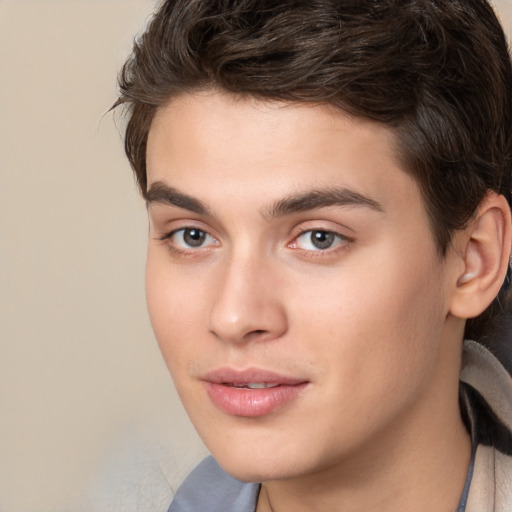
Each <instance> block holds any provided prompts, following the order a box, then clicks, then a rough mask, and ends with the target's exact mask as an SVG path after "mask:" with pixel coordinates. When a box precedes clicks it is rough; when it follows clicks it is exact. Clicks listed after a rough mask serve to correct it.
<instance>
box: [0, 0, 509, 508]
mask: <svg viewBox="0 0 512 512" xmlns="http://www.w3.org/2000/svg"><path fill="white" fill-rule="evenodd" d="M154 5H155V2H154V0H60V1H58V0H53V1H51V0H3V1H2V0H0V219H1V222H0V511H2V512H64V511H73V512H75V511H84V512H85V511H87V512H96V511H98V512H109V511H117V512H129V511H133V512H135V511H136V512H146V511H148V512H149V511H164V510H166V507H167V504H168V502H169V501H170V498H171V496H172V493H173V489H174V488H175V487H176V486H177V485H178V484H179V483H180V482H181V480H182V479H183V477H184V476H185V475H186V473H187V472H188V470H189V469H190V467H191V466H192V465H193V464H194V463H195V462H196V461H197V460H198V459H199V458H201V457H202V455H203V454H204V453H205V451H204V448H203V447H202V445H201V443H200V441H199V440H198V438H197V436H196V435H195V433H194V432H193V430H192V428H191V426H190V425H189V422H188V420H187V418H186V417H185V414H184V412H183V410H182V409H181V406H180V405H179V402H178V400H177V397H176V394H175V392H174V390H173V387H172V384H171V380H170V378H169V376H168V375H167V370H166V368H165V366H164V364H163V362H162V360H161V357H160V354H159V352H158V349H157V346H156V342H155V341H154V338H153V335H152V333H151V328H150V325H149V321H148V318H147V314H146V309H145V300H144V283H143V275H144V258H145V241H146V230H147V220H146V215H145V210H144V206H143V203H142V201H141V199H140V198H139V197H138V195H137V191H136V187H135V184H134V181H133V178H132V175H131V171H130V169H129V167H128V164H127V162H126V161H125V158H124V155H123V150H122V141H121V137H120V135H119V133H118V131H117V130H116V127H115V123H114V121H113V116H112V114H106V115H104V114H105V113H106V112H107V111H108V109H109V107H110V106H111V104H112V103H113V102H114V100H115V97H116V82H115V78H116V73H117V71H118V69H119V68H120V66H121V64H122V62H123V60H124V58H125V57H126V55H127V54H128V52H129V50H130V46H131V39H132V37H133V36H134V35H135V34H136V33H137V32H139V31H140V30H141V29H142V27H143V26H144V23H145V21H146V20H147V17H148V15H149V13H150V12H151V11H152V9H153V7H154ZM495 5H496V6H497V9H498V11H499V12H500V13H501V16H502V19H503V22H504V25H505V27H506V28H507V30H508V31H509V33H510V32H512V30H511V29H512V0H497V1H496V2H495Z"/></svg>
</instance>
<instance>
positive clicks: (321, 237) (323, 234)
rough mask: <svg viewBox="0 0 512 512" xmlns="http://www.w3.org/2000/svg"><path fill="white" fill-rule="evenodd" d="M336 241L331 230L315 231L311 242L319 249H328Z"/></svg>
mask: <svg viewBox="0 0 512 512" xmlns="http://www.w3.org/2000/svg"><path fill="white" fill-rule="evenodd" d="M333 242H334V234H333V233H329V231H313V233H311V243H312V244H313V245H314V246H315V247H316V248H317V249H328V248H329V247H330V246H331V245H332V243H333Z"/></svg>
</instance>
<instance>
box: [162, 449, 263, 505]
mask: <svg viewBox="0 0 512 512" xmlns="http://www.w3.org/2000/svg"><path fill="white" fill-rule="evenodd" d="M259 489H260V486H259V484H253V483H244V482H241V481H240V480H237V479H236V478H233V477H232V476H230V475H228V474H227V473H226V472H225V471H224V470H223V469H222V468H221V467H220V466H219V465H218V464H217V462H216V461H215V459H214V458H213V457H208V458H206V459H205V460H203V461H202V462H201V463H200V464H199V465H198V466H197V467H196V468H195V469H194V470H193V471H192V472H191V473H190V475H189V476H188V477H187V478H186V479H185V481H184V482H183V484H182V485H181V487H180V488H179V489H178V492H177V493H176V495H175V497H174V499H173V501H172V503H171V506H170V507H169V510H168V512H204V511H205V510H208V512H254V510H255V507H256V500H257V498H258V493H259Z"/></svg>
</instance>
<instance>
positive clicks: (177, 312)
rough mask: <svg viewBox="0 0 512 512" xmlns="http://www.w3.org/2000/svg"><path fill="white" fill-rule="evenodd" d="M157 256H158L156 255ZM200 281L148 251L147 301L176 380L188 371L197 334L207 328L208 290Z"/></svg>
mask: <svg viewBox="0 0 512 512" xmlns="http://www.w3.org/2000/svg"><path fill="white" fill-rule="evenodd" d="M155 253H156V254H155ZM200 283H201V280H200V279H197V278H194V276H189V275H187V273H185V272H180V269H179V268H174V270H173V267H171V265H169V264H168V263H166V261H165V256H163V255H161V254H158V252H157V251H152V250H151V248H150V249H148V258H147V263H146V299H147V304H148V311H149V317H150V320H151V325H152V327H153V331H154V333H155V337H156V339H157V342H158V345H159V347H160V351H161V352H162V355H163V357H164V360H165V362H166V364H167V366H168V368H169V370H170V371H171V373H172V375H173V377H174V376H175V375H176V374H177V373H178V372H180V371H184V370H186V368H187V367H188V365H189V363H188V361H189V360H190V359H191V358H192V354H193V352H194V347H195V345H196V344H197V343H198V341H199V339H200V338H199V336H198V331H199V329H200V326H201V325H204V319H203V318H201V315H204V311H205V310H206V307H205V300H206V296H205V289H204V287H200V286H199V285H200Z"/></svg>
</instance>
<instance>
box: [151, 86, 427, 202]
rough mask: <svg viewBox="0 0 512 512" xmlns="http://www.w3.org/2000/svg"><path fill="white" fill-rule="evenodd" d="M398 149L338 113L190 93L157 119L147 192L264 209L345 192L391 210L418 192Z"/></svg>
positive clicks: (372, 127)
mask: <svg viewBox="0 0 512 512" xmlns="http://www.w3.org/2000/svg"><path fill="white" fill-rule="evenodd" d="M396 147H397V142H396V137H395V135H394V133H393V132H392V130H391V129H390V128H388V127H386V126H384V125H382V124H380V123H376V122H373V121H370V120H367V119H364V118H357V117H353V116H350V115H348V114H347V113H345V112H343V111H341V110H339V109H335V108H333V107H329V106H325V105H315V104H304V103H285V102H269V101H260V100H257V99H255V98H246V97H244V98H241V97H237V96H234V95H229V94H225V93H220V92H211V91H209V92H202V93H197V94H186V95H182V96H180V97H178V98H177V99H174V100H173V101H172V102H170V103H169V104H167V105H166V106H165V107H162V108H160V109H159V110H158V112H157V113H156V115H155V118H154V120H153V123H152V126H151V129H150V133H149V137H148V146H147V172H148V187H151V184H152V183H155V182H164V183H167V184H168V185H170V186H173V187H176V188H178V189H180V190H184V191H186V192H187V193H189V194H191V195H193V196H195V197H197V198H199V199H204V200H205V202H207V203H210V202H211V201H218V202H223V201H226V200H232V201H234V202H235V203H240V204H241V205H242V206H247V205H249V204H252V203H254V204H255V203H256V202H258V203H259V207H260V206H261V203H262V202H264V201H265V200H268V201H271V200H278V199H279V198H280V197H282V196H286V195H289V194H291V193H295V194H297V193H303V192H305V191H307V190H308V189H318V188H326V187H336V188H340V187H343V188H347V189H349V190H351V191H354V192H356V193H359V194H363V195H365V196H367V197H373V198H374V199H375V200H376V201H377V202H379V203H381V204H384V205H385V203H386V202H389V201H397V200H403V199H404V198H407V197H408V196H410V192H411V190H410V189H416V183H415V182H414V180H413V179H412V178H411V177H410V176H409V175H408V174H407V173H405V172H404V171H403V168H402V166H401V164H400V162H399V160H398V158H397V156H396V155H397V154H398V152H397V151H396ZM416 192H417V190H414V194H413V196H414V197H415V198H419V195H417V194H416ZM255 205H256V204H255Z"/></svg>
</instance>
